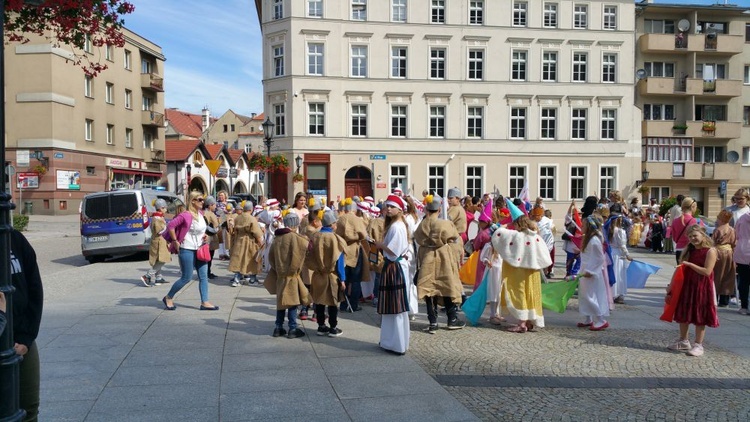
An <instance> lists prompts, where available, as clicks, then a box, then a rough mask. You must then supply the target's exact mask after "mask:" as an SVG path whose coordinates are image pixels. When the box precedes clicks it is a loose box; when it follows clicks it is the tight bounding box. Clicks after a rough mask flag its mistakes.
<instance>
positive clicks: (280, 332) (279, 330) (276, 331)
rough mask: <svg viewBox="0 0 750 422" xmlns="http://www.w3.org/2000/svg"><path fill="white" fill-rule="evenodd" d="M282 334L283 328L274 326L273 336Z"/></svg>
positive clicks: (284, 332)
mask: <svg viewBox="0 0 750 422" xmlns="http://www.w3.org/2000/svg"><path fill="white" fill-rule="evenodd" d="M284 335H286V330H285V329H283V328H275V329H274V330H273V336H274V337H281V336H284Z"/></svg>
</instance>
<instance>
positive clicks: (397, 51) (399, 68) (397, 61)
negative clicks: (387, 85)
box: [391, 47, 406, 78]
mask: <svg viewBox="0 0 750 422" xmlns="http://www.w3.org/2000/svg"><path fill="white" fill-rule="evenodd" d="M391 77H394V78H405V77H406V47H392V48H391Z"/></svg>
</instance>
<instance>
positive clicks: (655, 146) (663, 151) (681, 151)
mask: <svg viewBox="0 0 750 422" xmlns="http://www.w3.org/2000/svg"><path fill="white" fill-rule="evenodd" d="M643 148H644V151H643V152H642V154H643V157H644V158H645V159H646V161H652V162H659V161H663V162H672V163H685V162H688V161H693V139H692V138H646V139H645V142H644V147H643Z"/></svg>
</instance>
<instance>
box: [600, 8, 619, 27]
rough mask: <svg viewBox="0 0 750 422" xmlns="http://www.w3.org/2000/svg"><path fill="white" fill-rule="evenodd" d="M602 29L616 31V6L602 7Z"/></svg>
mask: <svg viewBox="0 0 750 422" xmlns="http://www.w3.org/2000/svg"><path fill="white" fill-rule="evenodd" d="M602 29H604V30H606V31H616V30H617V6H615V5H612V4H607V5H604V7H602Z"/></svg>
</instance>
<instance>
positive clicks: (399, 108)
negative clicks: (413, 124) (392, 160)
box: [390, 104, 409, 138]
mask: <svg viewBox="0 0 750 422" xmlns="http://www.w3.org/2000/svg"><path fill="white" fill-rule="evenodd" d="M390 128H391V130H390V133H391V136H390V137H391V138H408V137H409V106H407V105H406V104H393V105H391V125H390Z"/></svg>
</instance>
